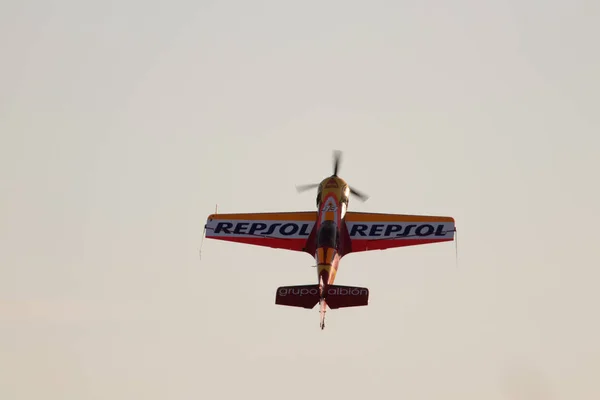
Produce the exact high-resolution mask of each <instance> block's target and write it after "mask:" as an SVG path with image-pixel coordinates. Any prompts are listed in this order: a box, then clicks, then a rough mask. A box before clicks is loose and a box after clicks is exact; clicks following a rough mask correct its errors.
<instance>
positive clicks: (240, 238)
mask: <svg viewBox="0 0 600 400" xmlns="http://www.w3.org/2000/svg"><path fill="white" fill-rule="evenodd" d="M316 221H317V213H316V212H314V211H300V212H279V213H252V214H250V213H247V214H212V215H209V216H208V220H207V223H206V226H205V228H206V237H207V238H210V239H218V240H226V241H230V242H238V243H246V244H252V245H255V246H265V247H272V248H276V249H285V250H293V251H307V248H309V247H311V248H312V246H309V245H310V241H309V238H313V237H314V234H313V235H312V236H311V234H312V233H313V229H314V226H315V223H316Z"/></svg>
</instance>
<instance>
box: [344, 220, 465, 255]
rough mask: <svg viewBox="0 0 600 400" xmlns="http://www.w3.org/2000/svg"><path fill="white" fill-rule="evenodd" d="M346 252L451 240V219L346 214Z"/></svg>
mask: <svg viewBox="0 0 600 400" xmlns="http://www.w3.org/2000/svg"><path fill="white" fill-rule="evenodd" d="M345 220H346V227H347V229H348V233H349V236H350V249H349V251H348V253H355V252H358V251H367V250H385V249H389V248H394V247H404V246H414V245H418V244H429V243H439V242H450V241H452V240H454V232H455V230H456V228H455V226H454V218H452V217H437V216H429V215H406V214H379V213H362V212H351V211H349V212H347V213H346V218H345Z"/></svg>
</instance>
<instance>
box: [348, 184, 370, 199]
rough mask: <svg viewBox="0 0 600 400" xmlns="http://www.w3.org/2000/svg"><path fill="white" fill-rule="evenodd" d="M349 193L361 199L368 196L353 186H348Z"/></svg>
mask: <svg viewBox="0 0 600 400" xmlns="http://www.w3.org/2000/svg"><path fill="white" fill-rule="evenodd" d="M350 194H353V195H354V196H356V197H358V199H359V200H361V201H367V200H368V198H369V196H368V195H367V194H365V193H362V192H359V191H358V190H356V189H354V188H352V187H351V188H350Z"/></svg>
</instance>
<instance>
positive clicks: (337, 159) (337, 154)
mask: <svg viewBox="0 0 600 400" xmlns="http://www.w3.org/2000/svg"><path fill="white" fill-rule="evenodd" d="M341 159H342V152H341V151H339V150H336V151H334V152H333V175H331V176H332V177H336V178H337V177H338V175H337V174H338V170H339V167H340V163H341ZM319 185H320V183H309V184H307V185H299V186H296V189H297V190H298V192H299V193H301V192H305V191H307V190H310V189H315V188H317V187H319ZM350 194H352V195H353V196H356V197H357V198H358V199H359V200H361V201H367V199H368V198H369V196H367V195H366V194H365V193H362V192H359V191H358V190H356V189H354V188H353V187H350Z"/></svg>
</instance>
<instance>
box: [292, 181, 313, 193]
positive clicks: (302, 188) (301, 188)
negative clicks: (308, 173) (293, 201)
mask: <svg viewBox="0 0 600 400" xmlns="http://www.w3.org/2000/svg"><path fill="white" fill-rule="evenodd" d="M316 187H319V184H318V183H309V184H306V185H296V190H297V191H298V192H306V191H307V190H310V189H314V188H316Z"/></svg>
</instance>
